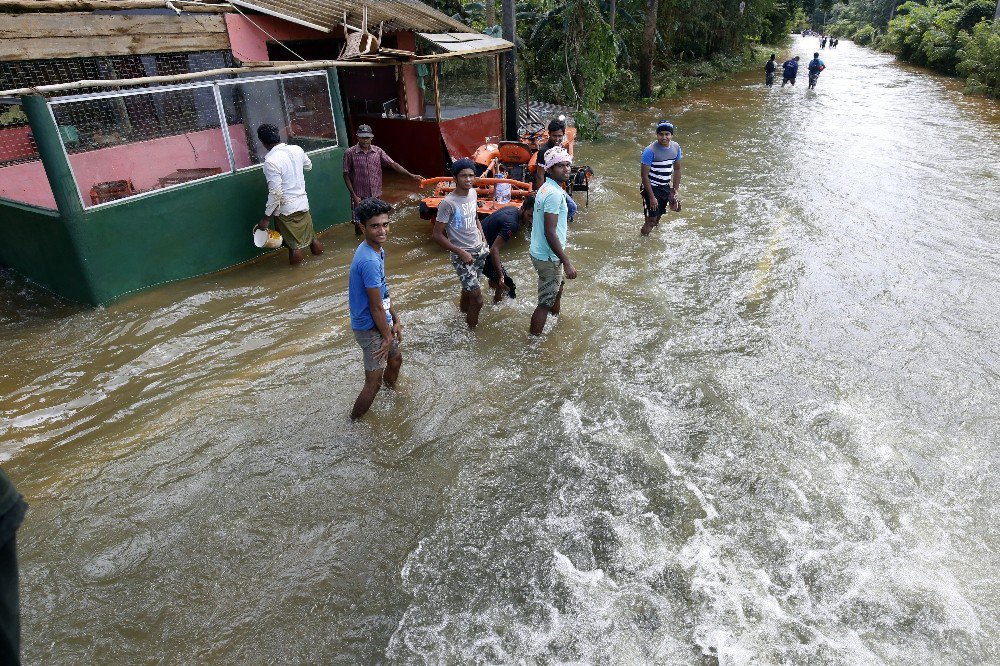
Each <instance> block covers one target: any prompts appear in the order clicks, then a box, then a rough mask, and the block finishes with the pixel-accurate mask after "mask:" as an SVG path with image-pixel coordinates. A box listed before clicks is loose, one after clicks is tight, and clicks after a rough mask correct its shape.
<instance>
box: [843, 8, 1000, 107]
mask: <svg viewBox="0 0 1000 666" xmlns="http://www.w3.org/2000/svg"><path fill="white" fill-rule="evenodd" d="M996 9H997V4H996V2H995V1H994V0H953V1H949V2H944V1H941V0H925V1H915V0H910V1H909V2H904V3H902V4H898V3H897V1H896V0H853V1H852V2H851V4H850V5H847V6H844V7H838V8H836V9H834V11H833V13H832V17H833V21H832V23H830V24H828V26H827V31H828V32H830V33H831V34H834V35H838V36H843V37H846V38H849V39H853V40H854V41H856V42H857V43H859V44H863V45H871V46H873V47H875V48H879V49H882V50H885V51H889V52H890V53H894V54H896V55H897V56H899V58H900V59H902V60H906V61H907V62H912V63H914V64H916V65H921V66H923V67H929V68H931V69H935V70H937V71H939V72H943V73H945V74H952V75H959V76H962V77H965V79H966V85H967V87H968V89H969V90H970V91H972V92H979V93H984V94H987V95H991V96H993V97H1000V19H994V18H993V16H994V13H995V12H996Z"/></svg>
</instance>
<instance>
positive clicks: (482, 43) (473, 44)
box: [418, 32, 514, 53]
mask: <svg viewBox="0 0 1000 666" xmlns="http://www.w3.org/2000/svg"><path fill="white" fill-rule="evenodd" d="M418 34H419V35H420V36H421V37H423V38H424V39H426V40H427V41H429V42H432V43H433V44H434V45H435V46H437V47H438V48H439V49H442V50H444V51H448V52H449V53H462V52H464V51H480V50H483V49H496V50H498V51H499V50H506V49H509V48H511V47H512V46H514V45H513V44H511V43H510V42H508V41H507V40H505V39H499V38H497V37H490V36H489V35H483V34H480V33H478V32H445V33H441V34H431V33H426V32H421V33H418Z"/></svg>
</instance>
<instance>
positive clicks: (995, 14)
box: [993, 0, 1000, 19]
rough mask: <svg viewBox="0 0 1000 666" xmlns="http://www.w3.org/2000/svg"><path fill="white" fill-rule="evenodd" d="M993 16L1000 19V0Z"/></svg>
mask: <svg viewBox="0 0 1000 666" xmlns="http://www.w3.org/2000/svg"><path fill="white" fill-rule="evenodd" d="M993 18H995V19H1000V0H997V10H996V12H994V14H993Z"/></svg>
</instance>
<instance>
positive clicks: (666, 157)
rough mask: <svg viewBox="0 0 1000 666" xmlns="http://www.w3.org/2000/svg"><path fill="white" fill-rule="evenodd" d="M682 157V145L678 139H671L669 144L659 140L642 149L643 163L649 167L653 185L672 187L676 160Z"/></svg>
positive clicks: (650, 181) (650, 180)
mask: <svg viewBox="0 0 1000 666" xmlns="http://www.w3.org/2000/svg"><path fill="white" fill-rule="evenodd" d="M681 157H683V154H682V153H681V147H680V144H678V143H677V142H676V141H671V142H670V145H669V146H662V145H660V142H659V141H654V142H653V143H651V144H649V145H648V146H646V149H645V150H643V151H642V163H643V164H645V165H646V166H648V167H649V184H650V185H652V186H653V187H670V181H671V179H672V178H673V176H674V162H676V161H678V160H679V159H680V158H681Z"/></svg>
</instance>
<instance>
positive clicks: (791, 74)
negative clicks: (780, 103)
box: [781, 56, 799, 88]
mask: <svg viewBox="0 0 1000 666" xmlns="http://www.w3.org/2000/svg"><path fill="white" fill-rule="evenodd" d="M781 69H782V74H781V87H782V88H784V87H785V84H786V83H791V84H792V85H793V86H794V85H795V77H796V76H797V75H798V73H799V57H798V56H795V57H794V58H791V59H789V60H786V61H785V62H783V63H781Z"/></svg>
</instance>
